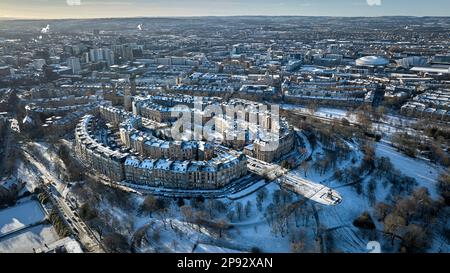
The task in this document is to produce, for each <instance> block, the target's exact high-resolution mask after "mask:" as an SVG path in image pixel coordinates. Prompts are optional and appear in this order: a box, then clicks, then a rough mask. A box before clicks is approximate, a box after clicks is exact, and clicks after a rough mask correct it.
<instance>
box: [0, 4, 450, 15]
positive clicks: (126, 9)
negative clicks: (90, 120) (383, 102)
mask: <svg viewBox="0 0 450 273" xmlns="http://www.w3.org/2000/svg"><path fill="white" fill-rule="evenodd" d="M448 10H450V3H449V2H448V1H446V0H433V1H428V2H424V1H406V0H397V1H387V0H342V1H332V0H316V1H312V0H283V1H277V2H272V1H256V0H245V1H237V0H218V1H214V2H212V1H207V0H193V1H180V0H166V1H161V0H152V1H148V0H132V1H122V0H39V1H31V0H18V1H17V0H16V1H13V0H3V1H2V3H0V18H23V19H64V18H75V19H76V18H113V17H190V16H242V15H249V16H257V15H261V16H339V17H341V16H342V17H365V16H368V17H376V16H448V15H449V14H448Z"/></svg>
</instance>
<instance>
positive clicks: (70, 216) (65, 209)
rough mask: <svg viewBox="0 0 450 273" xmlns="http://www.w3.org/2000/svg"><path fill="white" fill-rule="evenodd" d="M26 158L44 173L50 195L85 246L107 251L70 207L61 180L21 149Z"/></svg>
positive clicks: (44, 184)
mask: <svg viewBox="0 0 450 273" xmlns="http://www.w3.org/2000/svg"><path fill="white" fill-rule="evenodd" d="M21 151H22V152H23V154H24V156H25V158H26V159H27V160H28V161H29V162H30V163H32V164H33V165H34V166H35V167H36V168H37V170H38V171H39V172H40V173H41V174H42V178H43V181H44V183H43V186H44V187H45V189H46V190H47V192H48V193H49V194H50V197H51V198H52V199H53V200H54V203H55V204H56V205H57V208H58V210H59V211H60V213H62V215H63V216H64V219H65V220H66V222H67V224H68V225H69V226H70V228H71V229H72V231H73V232H74V233H75V234H76V235H77V237H78V238H79V240H80V242H81V243H82V244H83V245H84V246H85V248H86V249H87V250H88V251H90V252H95V253H102V252H106V251H105V248H104V247H103V246H102V243H101V242H100V240H99V239H98V238H97V237H96V236H95V234H94V232H93V231H92V230H91V229H90V228H89V227H88V226H87V225H86V224H85V223H84V222H83V220H82V219H81V218H80V217H78V216H77V215H76V214H75V213H74V211H72V209H71V208H70V206H69V205H68V203H67V201H66V200H65V198H64V197H63V195H62V192H61V191H62V190H61V189H58V188H57V185H60V184H61V182H60V181H59V180H58V179H56V178H54V177H53V176H51V175H50V174H49V173H48V171H47V168H46V167H45V166H44V165H43V164H42V163H40V162H39V161H38V160H36V158H35V157H34V156H33V155H32V154H31V153H30V152H29V151H27V150H25V149H23V148H22V149H21Z"/></svg>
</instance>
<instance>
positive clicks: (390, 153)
mask: <svg viewBox="0 0 450 273" xmlns="http://www.w3.org/2000/svg"><path fill="white" fill-rule="evenodd" d="M375 153H376V156H377V157H387V158H389V159H390V160H391V162H392V164H393V165H394V168H396V169H398V170H399V171H400V172H402V173H403V174H404V175H407V176H410V177H412V178H414V179H416V181H417V183H418V184H419V186H420V187H426V188H428V191H429V192H430V195H431V197H432V198H437V197H438V193H437V192H436V183H437V179H438V177H439V175H440V174H441V173H442V172H443V171H444V170H443V168H442V167H439V166H437V165H436V164H432V163H430V162H427V161H425V160H421V159H415V158H411V157H408V156H406V155H404V154H402V153H401V152H398V151H397V150H396V149H395V148H394V147H392V146H390V145H388V144H386V143H377V144H376V150H375Z"/></svg>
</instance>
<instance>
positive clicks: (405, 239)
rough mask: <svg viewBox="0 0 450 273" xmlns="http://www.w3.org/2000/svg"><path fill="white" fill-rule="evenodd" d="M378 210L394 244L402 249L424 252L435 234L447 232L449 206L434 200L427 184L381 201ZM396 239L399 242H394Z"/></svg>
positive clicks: (379, 216)
mask: <svg viewBox="0 0 450 273" xmlns="http://www.w3.org/2000/svg"><path fill="white" fill-rule="evenodd" d="M375 211H376V214H377V217H378V220H379V221H380V222H382V223H383V225H384V227H383V232H384V233H385V234H386V236H387V237H388V238H389V239H390V241H391V246H392V247H395V246H398V248H399V249H398V251H400V252H425V251H426V250H427V249H428V248H429V247H430V246H431V245H432V242H433V239H434V238H433V235H434V234H437V235H438V236H439V235H442V236H448V227H447V224H446V223H447V216H448V209H446V208H445V204H444V203H443V202H442V200H438V201H435V200H433V199H432V198H431V197H430V194H429V192H428V190H427V189H426V188H417V189H415V190H414V191H413V192H412V194H411V195H409V196H404V197H396V198H395V199H394V200H393V201H392V202H390V203H385V202H380V203H378V204H377V205H376V207H375ZM448 239H449V238H447V242H448ZM396 241H398V242H399V244H397V245H395V244H394V243H395V242H396Z"/></svg>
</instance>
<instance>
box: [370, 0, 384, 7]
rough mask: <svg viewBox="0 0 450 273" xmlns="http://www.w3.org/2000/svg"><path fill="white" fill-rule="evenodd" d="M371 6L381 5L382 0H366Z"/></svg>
mask: <svg viewBox="0 0 450 273" xmlns="http://www.w3.org/2000/svg"><path fill="white" fill-rule="evenodd" d="M366 1H367V5H369V6H381V0H366Z"/></svg>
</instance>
